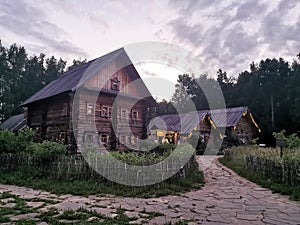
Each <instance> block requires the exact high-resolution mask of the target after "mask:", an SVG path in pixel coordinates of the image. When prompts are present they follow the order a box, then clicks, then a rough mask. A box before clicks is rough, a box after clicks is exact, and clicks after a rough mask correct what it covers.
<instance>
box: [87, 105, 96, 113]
mask: <svg viewBox="0 0 300 225" xmlns="http://www.w3.org/2000/svg"><path fill="white" fill-rule="evenodd" d="M94 112H95V105H94V104H87V105H86V114H87V115H93V114H94Z"/></svg>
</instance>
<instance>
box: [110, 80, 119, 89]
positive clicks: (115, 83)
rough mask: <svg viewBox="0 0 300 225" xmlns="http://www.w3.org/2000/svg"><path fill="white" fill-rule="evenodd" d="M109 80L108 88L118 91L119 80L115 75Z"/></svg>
mask: <svg viewBox="0 0 300 225" xmlns="http://www.w3.org/2000/svg"><path fill="white" fill-rule="evenodd" d="M110 81H111V85H110V89H111V90H115V91H119V90H120V80H119V79H118V78H117V77H115V78H113V79H111V80H110Z"/></svg>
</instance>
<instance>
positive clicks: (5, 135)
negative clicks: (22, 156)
mask: <svg viewBox="0 0 300 225" xmlns="http://www.w3.org/2000/svg"><path fill="white" fill-rule="evenodd" d="M16 151H17V137H16V135H15V134H14V133H13V132H11V131H8V130H3V131H0V154H1V153H15V152H16Z"/></svg>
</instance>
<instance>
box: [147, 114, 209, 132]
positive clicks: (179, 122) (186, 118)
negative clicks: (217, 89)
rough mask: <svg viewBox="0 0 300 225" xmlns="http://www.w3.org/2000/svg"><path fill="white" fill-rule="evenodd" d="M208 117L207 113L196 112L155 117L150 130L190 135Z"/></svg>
mask: <svg viewBox="0 0 300 225" xmlns="http://www.w3.org/2000/svg"><path fill="white" fill-rule="evenodd" d="M206 115H207V111H198V112H197V111H195V112H189V113H186V114H169V115H163V116H159V117H155V118H154V119H152V120H151V121H150V123H149V126H148V127H149V130H151V129H159V130H168V131H176V132H180V133H181V134H188V133H190V132H191V131H192V130H193V129H194V128H195V127H196V126H197V125H198V124H199V123H200V121H201V120H202V119H203V118H204V117H205V116H206Z"/></svg>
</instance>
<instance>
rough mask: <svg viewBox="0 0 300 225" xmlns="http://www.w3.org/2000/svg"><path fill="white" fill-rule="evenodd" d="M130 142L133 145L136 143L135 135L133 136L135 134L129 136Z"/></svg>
mask: <svg viewBox="0 0 300 225" xmlns="http://www.w3.org/2000/svg"><path fill="white" fill-rule="evenodd" d="M131 143H132V144H134V145H135V144H137V136H135V135H132V136H131Z"/></svg>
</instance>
